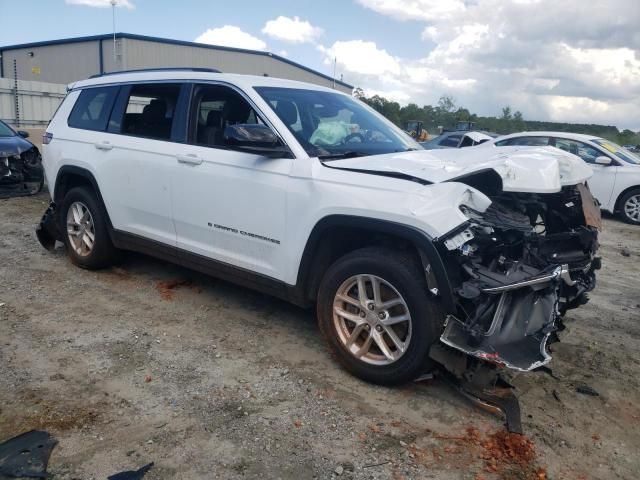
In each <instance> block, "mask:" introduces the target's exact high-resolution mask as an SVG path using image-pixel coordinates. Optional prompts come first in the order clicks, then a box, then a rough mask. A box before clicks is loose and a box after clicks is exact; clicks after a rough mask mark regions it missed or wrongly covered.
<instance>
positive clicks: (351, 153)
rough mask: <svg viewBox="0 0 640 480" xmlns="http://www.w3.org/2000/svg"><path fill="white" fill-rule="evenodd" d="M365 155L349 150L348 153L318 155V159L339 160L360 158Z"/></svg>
mask: <svg viewBox="0 0 640 480" xmlns="http://www.w3.org/2000/svg"><path fill="white" fill-rule="evenodd" d="M364 155H366V154H365V153H362V152H356V151H353V150H349V151H348V152H339V153H338V152H336V153H327V154H325V155H318V158H319V159H320V160H338V159H341V158H355V157H362V156H364Z"/></svg>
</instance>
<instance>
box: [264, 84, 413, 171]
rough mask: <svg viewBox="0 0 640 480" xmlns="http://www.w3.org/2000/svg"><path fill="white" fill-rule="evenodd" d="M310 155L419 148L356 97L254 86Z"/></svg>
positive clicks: (385, 151) (379, 152) (381, 151)
mask: <svg viewBox="0 0 640 480" xmlns="http://www.w3.org/2000/svg"><path fill="white" fill-rule="evenodd" d="M255 90H256V91H257V92H258V94H260V96H261V97H262V98H264V100H265V101H266V102H267V103H268V104H269V105H270V106H271V108H272V109H273V111H274V112H275V113H276V115H278V117H279V118H280V120H282V122H283V123H284V124H285V125H286V126H287V128H288V129H289V131H291V133H292V134H293V135H294V137H296V140H298V142H300V145H302V147H303V148H304V149H305V151H306V152H307V154H308V155H309V156H311V157H316V156H319V157H323V156H335V157H338V158H339V157H340V156H342V155H344V156H359V155H379V154H382V153H392V152H405V151H407V150H421V147H420V145H418V144H417V143H416V142H415V141H413V140H412V139H411V138H410V137H409V136H408V135H406V134H404V133H402V131H401V130H399V129H397V128H396V127H395V126H393V124H391V123H390V122H388V121H387V120H386V119H385V118H383V117H382V116H381V115H379V114H378V113H376V112H374V111H372V110H370V109H369V108H368V107H366V106H365V105H364V104H363V103H361V102H360V101H359V100H355V99H353V98H351V97H347V96H345V95H341V94H338V93H333V92H324V91H318V90H303V89H297V88H276V87H255Z"/></svg>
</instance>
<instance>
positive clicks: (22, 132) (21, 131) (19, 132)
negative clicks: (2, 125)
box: [17, 130, 29, 138]
mask: <svg viewBox="0 0 640 480" xmlns="http://www.w3.org/2000/svg"><path fill="white" fill-rule="evenodd" d="M17 133H18V135H20V136H21V137H22V138H29V132H25V131H24V130H18V132H17Z"/></svg>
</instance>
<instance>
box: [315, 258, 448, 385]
mask: <svg viewBox="0 0 640 480" xmlns="http://www.w3.org/2000/svg"><path fill="white" fill-rule="evenodd" d="M347 257H349V258H346V257H343V259H341V260H339V261H338V262H336V263H335V264H334V265H333V266H332V267H330V268H329V270H328V271H327V273H326V274H325V277H324V279H323V281H322V283H321V286H320V290H319V292H318V302H317V310H318V312H317V313H318V322H319V325H320V330H321V332H322V334H323V336H324V337H325V340H326V341H327V342H328V343H329V346H330V347H331V350H332V351H333V353H334V354H335V355H336V357H337V359H338V360H339V361H340V363H341V364H342V365H343V366H344V367H345V368H346V369H347V370H349V371H350V372H351V373H352V374H354V375H355V376H357V377H359V378H362V379H364V380H367V381H370V382H373V383H380V384H386V385H392V384H398V383H404V382H407V381H409V380H411V379H413V378H415V377H416V376H417V375H418V374H419V373H421V372H422V371H424V370H426V369H428V368H429V367H430V366H432V362H431V361H430V360H429V358H428V351H429V348H430V346H431V345H432V344H433V343H434V342H436V341H437V340H438V336H439V332H440V330H441V328H442V324H443V322H442V320H443V318H442V314H441V313H440V311H439V309H438V308H437V307H436V305H435V304H434V302H433V299H430V298H429V294H428V291H427V288H426V282H425V281H424V280H422V281H420V278H416V274H418V275H419V272H420V270H419V269H418V270H417V271H412V270H413V269H412V268H410V267H408V265H407V264H406V263H405V262H401V261H400V262H399V261H395V260H396V259H394V257H393V256H391V257H389V256H385V257H381V256H378V255H376V256H373V255H371V256H353V257H352V256H349V255H348V256H347ZM362 274H370V275H376V276H378V277H380V278H382V279H384V280H385V281H386V282H388V283H389V284H391V285H392V286H393V287H394V288H395V289H396V290H397V291H398V292H399V293H400V295H402V298H403V299H404V301H405V302H406V304H407V307H408V308H409V313H410V315H411V322H412V323H411V329H412V330H411V340H410V343H409V348H408V349H407V351H406V352H405V353H404V354H403V355H402V357H400V358H399V359H398V360H397V361H396V362H394V363H392V364H390V365H382V366H378V365H372V364H368V363H366V362H363V361H362V360H358V359H357V358H355V357H354V356H353V355H352V354H351V353H350V352H349V351H348V350H347V349H346V347H345V346H344V345H343V344H342V342H341V341H340V339H339V337H338V333H337V331H336V328H335V325H334V322H333V302H334V297H335V294H336V292H337V290H338V288H339V287H340V285H341V284H342V283H343V282H344V281H345V280H346V279H348V278H349V277H351V276H354V275H362Z"/></svg>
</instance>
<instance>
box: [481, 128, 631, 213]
mask: <svg viewBox="0 0 640 480" xmlns="http://www.w3.org/2000/svg"><path fill="white" fill-rule="evenodd" d="M492 143H493V144H494V145H495V146H497V147H501V146H505V145H509V146H538V147H539V146H552V147H556V148H559V149H561V150H564V151H566V152H569V153H573V154H574V155H577V156H578V157H580V158H581V159H582V160H584V161H585V162H587V163H588V164H589V166H590V167H591V168H592V169H593V177H591V179H590V180H589V188H590V189H591V191H592V192H593V196H594V197H596V199H598V201H599V202H600V204H601V205H602V209H603V210H606V211H608V212H610V213H618V214H619V215H620V218H622V220H624V221H625V222H627V223H631V224H634V225H640V157H639V156H638V155H637V154H635V153H633V152H630V151H629V150H627V149H626V148H624V147H621V146H620V145H617V144H615V143H613V142H611V141H609V140H605V139H604V138H599V137H594V136H593V135H584V134H579V133H568V132H521V133H512V134H511V135H505V136H504V137H500V138H497V139H496V140H494V141H493V142H492Z"/></svg>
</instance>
